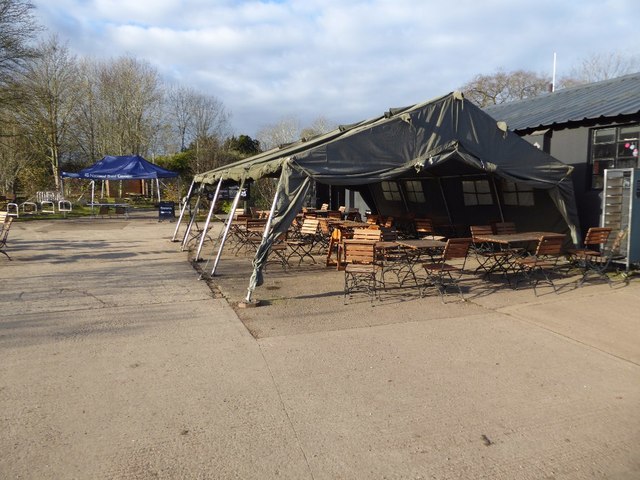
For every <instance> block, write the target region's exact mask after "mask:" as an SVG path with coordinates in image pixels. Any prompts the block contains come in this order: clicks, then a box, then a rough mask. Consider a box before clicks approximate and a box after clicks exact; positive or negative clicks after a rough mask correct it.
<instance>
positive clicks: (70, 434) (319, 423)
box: [0, 212, 640, 480]
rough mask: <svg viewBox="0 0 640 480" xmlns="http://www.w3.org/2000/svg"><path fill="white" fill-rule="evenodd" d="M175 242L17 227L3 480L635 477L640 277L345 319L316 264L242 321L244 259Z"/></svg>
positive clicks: (140, 232)
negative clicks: (198, 255) (216, 256)
mask: <svg viewBox="0 0 640 480" xmlns="http://www.w3.org/2000/svg"><path fill="white" fill-rule="evenodd" d="M175 226H176V225H175V223H169V222H158V221H157V215H156V216H154V215H153V212H150V213H149V212H147V213H146V214H144V213H142V214H140V213H134V214H133V215H132V218H131V219H129V220H124V219H116V218H104V219H89V218H86V219H66V220H55V221H54V220H40V221H22V219H21V221H19V222H14V224H13V226H12V230H11V233H10V236H9V241H8V249H7V251H8V253H9V255H11V258H12V261H9V260H8V259H7V258H5V257H4V256H3V255H0V279H1V281H2V289H1V290H0V305H1V308H0V358H1V359H2V361H1V362H0V411H1V413H0V451H1V452H2V454H1V455H0V478H2V479H10V478H11V479H13V478H18V479H99V478H100V479H101V478H108V479H111V478H113V479H121V478H122V479H156V478H162V479H271V478H288V479H315V480H320V479H547V480H551V479H585V478H589V479H591V478H592V479H625V480H627V479H629V480H637V479H638V478H640V313H639V312H638V310H639V306H640V304H639V302H638V297H639V294H640V280H639V279H638V277H637V276H632V277H631V278H630V281H628V282H623V281H621V279H620V278H616V281H615V282H614V285H613V287H612V288H610V287H609V286H608V285H607V284H606V283H603V282H596V281H593V282H588V283H587V284H585V285H584V286H583V287H581V288H577V287H576V283H575V280H576V279H575V278H574V277H568V278H566V279H564V280H561V281H559V282H558V284H559V285H560V290H559V292H558V294H554V293H553V292H552V291H551V289H550V288H548V287H543V288H541V289H540V290H539V292H538V293H539V294H540V295H539V296H535V295H534V293H533V291H532V289H531V288H529V287H527V286H525V287H523V288H522V289H518V290H515V291H514V290H513V289H511V288H508V286H507V285H505V284H504V283H503V282H501V281H495V282H488V281H479V280H478V278H477V277H471V276H469V278H467V279H466V280H465V283H464V285H465V287H464V289H465V297H466V299H467V301H466V302H461V301H460V300H459V298H457V297H455V296H451V297H449V298H448V299H447V302H446V303H445V304H443V303H442V302H441V301H440V299H439V298H438V296H437V295H433V294H431V295H427V296H425V297H424V298H421V297H420V296H419V295H417V294H416V292H415V289H404V288H395V289H394V288H390V289H389V291H387V292H383V294H382V299H381V300H376V301H374V302H371V301H370V299H369V298H368V297H367V296H366V295H355V296H354V297H353V298H351V299H346V301H345V299H344V297H343V294H342V292H343V281H344V280H343V279H344V274H343V273H342V272H339V271H336V270H335V269H331V268H326V267H324V266H323V265H322V263H321V260H322V259H321V258H320V257H318V259H319V263H318V264H317V265H312V264H303V265H301V266H299V267H292V268H290V269H288V270H287V271H283V270H282V269H281V268H280V267H279V266H278V265H275V264H273V265H269V266H268V269H267V272H266V276H265V284H264V285H263V286H261V287H259V288H258V289H257V290H256V292H255V293H254V298H255V299H258V300H260V303H261V306H259V307H256V308H246V309H243V308H237V305H238V303H240V302H241V301H242V300H243V298H244V297H245V296H246V288H247V285H248V279H249V273H250V271H251V265H250V263H251V259H250V257H248V256H245V255H242V254H240V255H238V256H235V255H233V254H231V253H229V252H227V253H225V255H223V257H222V259H221V261H220V263H219V265H218V267H217V269H216V274H215V276H213V277H212V278H211V279H208V276H209V275H208V273H210V271H211V269H212V264H213V262H212V261H202V262H197V264H196V263H195V262H192V261H191V260H190V254H189V252H187V251H181V249H180V244H179V243H175V242H171V241H170V239H171V237H172V236H173V233H174V229H175ZM212 236H215V235H212ZM194 243H195V242H191V245H193V244H194ZM214 251H215V250H214V246H213V245H212V244H211V243H210V242H207V243H205V249H204V252H205V255H204V256H205V257H206V258H209V257H210V256H211V254H212V253H213V252H214ZM191 255H192V254H191ZM200 272H204V273H205V274H204V275H203V277H205V278H204V279H203V280H201V279H200Z"/></svg>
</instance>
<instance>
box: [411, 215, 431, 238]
mask: <svg viewBox="0 0 640 480" xmlns="http://www.w3.org/2000/svg"><path fill="white" fill-rule="evenodd" d="M413 224H414V227H415V230H416V233H417V234H419V235H433V234H434V233H435V232H434V230H433V220H431V219H430V218H416V219H414V220H413Z"/></svg>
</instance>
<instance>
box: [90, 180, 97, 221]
mask: <svg viewBox="0 0 640 480" xmlns="http://www.w3.org/2000/svg"><path fill="white" fill-rule="evenodd" d="M95 197H96V181H95V180H91V216H92V217H93V209H94V208H95V207H94V205H93V204H94V203H96V201H95Z"/></svg>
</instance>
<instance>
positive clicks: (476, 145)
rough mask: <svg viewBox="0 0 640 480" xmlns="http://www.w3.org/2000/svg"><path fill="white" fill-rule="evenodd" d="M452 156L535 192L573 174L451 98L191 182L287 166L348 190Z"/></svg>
mask: <svg viewBox="0 0 640 480" xmlns="http://www.w3.org/2000/svg"><path fill="white" fill-rule="evenodd" d="M451 158H455V159H457V160H462V161H463V162H464V163H467V164H469V165H471V166H473V167H475V168H477V169H480V170H484V171H485V172H487V173H495V174H498V175H500V176H503V177H505V178H509V179H511V180H513V181H516V182H523V183H528V184H530V185H531V186H533V187H536V188H552V187H554V186H557V185H558V184H559V183H560V182H563V180H567V177H568V176H569V174H570V173H571V171H572V167H570V166H568V165H565V164H564V163H562V162H560V161H559V160H556V159H555V158H553V157H551V156H550V155H549V154H547V153H545V152H543V151H541V150H539V149H537V148H535V147H534V146H532V145H531V144H529V143H528V142H526V141H525V140H523V139H521V138H520V137H519V136H518V135H516V134H514V133H512V132H509V131H507V130H506V126H505V125H504V124H500V123H497V122H496V121H495V120H494V119H493V118H492V117H490V116H489V115H488V114H486V113H485V112H483V111H482V110H481V109H480V108H479V107H477V106H476V105H474V104H472V103H471V102H468V101H465V100H464V98H463V96H462V94H461V93H459V92H453V93H450V94H448V95H445V96H443V97H440V98H437V99H434V100H431V101H428V102H424V103H421V104H417V105H414V106H411V107H405V108H399V109H392V110H389V111H388V112H386V113H385V114H384V115H382V116H379V117H376V118H372V119H370V120H365V121H363V122H360V123H357V124H353V125H349V126H342V127H339V128H337V129H335V130H333V131H331V132H329V133H326V134H324V135H321V136H318V137H315V138H312V139H309V140H305V139H303V140H300V141H298V142H295V143H292V144H289V145H286V146H283V147H281V148H276V149H272V150H269V151H267V152H264V153H261V154H258V155H255V156H253V157H249V158H247V159H245V160H241V161H239V162H235V163H232V164H229V165H225V166H223V167H219V168H217V169H215V170H211V171H209V172H205V173H202V174H200V175H197V176H196V177H195V179H194V180H195V182H196V183H214V182H217V181H218V180H220V179H224V180H234V181H239V180H240V179H241V178H243V177H245V178H248V179H257V178H260V177H263V176H268V175H275V174H276V173H277V172H279V171H280V169H281V168H282V166H283V164H284V163H285V162H288V163H289V164H290V165H291V167H292V168H293V169H295V170H297V171H299V172H300V173H304V174H305V175H307V176H309V177H311V178H314V179H315V180H317V181H320V182H322V183H326V184H332V185H351V186H353V185H362V184H367V183H375V182H379V181H381V180H385V179H390V178H393V177H396V176H398V175H401V174H406V173H408V172H412V171H413V172H423V171H424V172H426V171H427V170H430V169H433V168H435V167H436V166H438V165H439V164H441V163H442V162H443V161H445V160H448V159H451Z"/></svg>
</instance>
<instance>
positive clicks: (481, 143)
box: [194, 92, 578, 291]
mask: <svg viewBox="0 0 640 480" xmlns="http://www.w3.org/2000/svg"><path fill="white" fill-rule="evenodd" d="M470 171H471V172H477V173H479V174H483V175H487V176H490V177H499V178H502V179H505V180H508V181H511V182H514V183H517V184H521V185H526V186H528V187H531V188H534V189H540V190H544V191H546V192H547V193H548V194H549V196H550V198H551V200H552V203H553V204H555V207H556V208H557V211H558V212H559V214H560V215H561V217H562V218H563V219H564V222H565V224H566V226H567V227H568V229H569V231H570V232H571V235H572V238H573V241H574V242H577V231H578V220H577V218H578V216H577V209H576V205H575V196H574V192H573V183H572V180H571V178H570V174H571V172H572V167H570V166H568V165H566V164H564V163H562V162H560V161H559V160H557V159H555V158H553V157H552V156H550V155H549V154H547V153H545V152H543V151H541V150H539V149H537V148H536V147H534V146H533V145H531V144H530V143H528V142H527V141H525V140H523V139H522V138H520V137H519V136H518V135H516V134H514V133H513V132H510V131H508V130H507V128H506V125H505V124H503V123H499V122H496V121H495V120H494V119H493V118H492V117H490V116H489V115H488V114H486V113H485V112H483V111H482V110H481V109H480V108H479V107H477V106H476V105H474V104H472V103H471V102H468V101H465V100H464V97H463V96H462V94H461V93H459V92H453V93H450V94H448V95H445V96H443V97H440V98H437V99H435V100H432V101H428V102H425V103H421V104H417V105H414V106H411V107H406V108H399V109H394V110H390V111H389V112H387V113H385V114H384V115H382V116H380V117H377V118H373V119H371V120H366V121H363V122H360V123H357V124H354V125H350V126H343V127H339V128H337V129H335V130H333V131H331V132H329V133H327V134H324V135H321V136H319V137H315V138H313V139H310V140H304V139H303V140H301V141H299V142H295V143H293V144H290V145H286V146H284V147H281V148H277V149H273V150H270V151H268V152H264V153H261V154H259V155H256V156H253V157H250V158H248V159H245V160H242V161H239V162H235V163H233V164H230V165H226V166H223V167H220V168H218V169H215V170H211V171H209V172H205V173H203V174H200V175H197V176H196V177H195V178H194V182H195V183H200V184H213V183H217V182H218V181H220V180H223V181H230V180H231V181H237V182H243V181H244V180H247V179H253V180H255V179H258V178H261V177H264V176H279V178H280V180H279V184H278V189H277V194H276V205H275V206H276V210H277V215H276V216H275V217H274V219H273V223H272V225H271V229H270V231H269V232H268V235H266V236H265V239H264V240H263V243H262V245H261V246H260V248H258V252H257V253H256V257H255V259H254V276H253V277H252V280H251V284H250V291H251V290H252V288H253V287H254V286H255V285H260V284H261V283H262V278H261V270H262V266H263V264H264V262H265V261H266V255H267V254H268V250H269V248H270V245H271V243H272V242H273V240H274V239H275V238H276V237H277V236H278V235H279V234H281V233H283V232H284V231H285V230H286V229H287V228H288V227H289V225H290V223H291V221H292V220H293V218H294V217H295V215H296V214H297V212H298V211H299V210H300V208H301V207H302V205H303V202H304V199H305V196H306V193H307V192H308V190H309V185H310V180H311V179H313V180H316V181H318V182H320V183H324V184H328V185H342V186H347V187H351V188H354V187H355V188H358V186H365V185H373V184H379V183H380V182H381V181H385V180H392V179H396V178H407V177H408V176H414V177H417V178H434V177H439V176H440V177H444V176H451V175H455V174H456V172H458V173H457V175H464V174H468V173H469V172H470ZM538 214H539V215H541V216H544V215H545V212H538Z"/></svg>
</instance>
